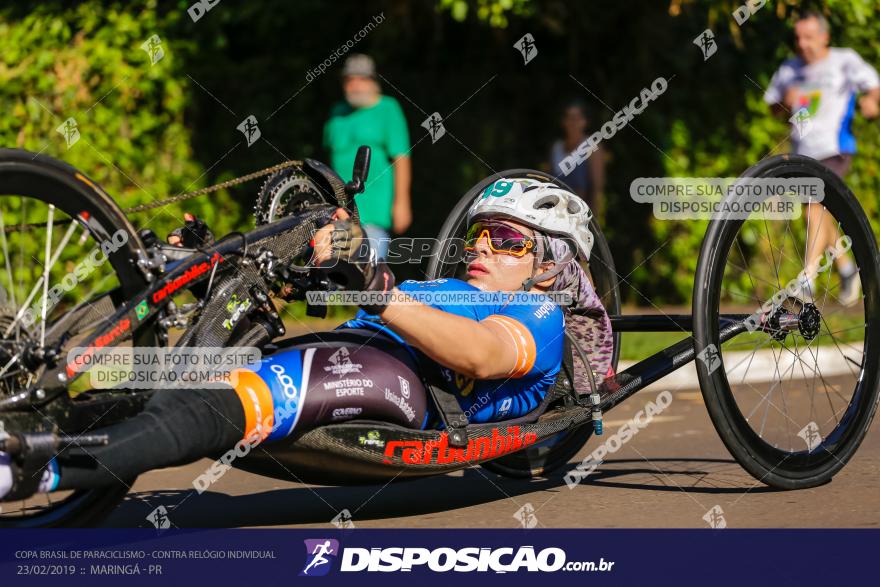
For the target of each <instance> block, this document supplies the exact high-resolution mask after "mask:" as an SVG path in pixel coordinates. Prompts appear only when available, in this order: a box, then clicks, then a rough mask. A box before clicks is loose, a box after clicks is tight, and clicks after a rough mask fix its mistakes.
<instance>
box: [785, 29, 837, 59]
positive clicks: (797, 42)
mask: <svg viewBox="0 0 880 587" xmlns="http://www.w3.org/2000/svg"><path fill="white" fill-rule="evenodd" d="M829 40H830V39H829V35H828V31H824V30H822V25H821V24H820V23H819V21H818V20H816V19H815V18H807V19H804V20H799V21H798V22H797V23H795V25H794V46H795V49H796V50H797V53H798V55H800V56H801V59H803V60H804V61H806V62H807V63H813V62H815V61H819V60H820V59H822V58H823V57H825V54H826V53H827V52H828V43H829Z"/></svg>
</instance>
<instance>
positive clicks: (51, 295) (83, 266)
mask: <svg viewBox="0 0 880 587" xmlns="http://www.w3.org/2000/svg"><path fill="white" fill-rule="evenodd" d="M126 243H128V233H127V232H126V231H124V230H117V231H116V232H114V233H113V234H112V235H111V236H110V237H109V238H108V239H107V240H105V241H104V242H102V243H101V244H100V245H98V246H96V247H95V248H94V249H92V250H91V252H90V253H89V255H88V256H87V257H86V258H85V259H83V260H82V261H80V262H79V264H77V266H76V267H74V268H73V271H71V272H69V273H68V274H67V275H65V276H64V277H63V278H62V279H61V282H60V283H57V284H55V285H53V286H52V287H51V288H49V291H48V293H47V294H46V300H45V303H46V316H48V315H49V312H51V311H52V309H53V308H54V307H55V306H56V305H57V304H58V302H59V301H61V298H62V297H63V296H64V294H65V293H68V292H70V291H72V290H73V288H75V287H76V286H77V285H79V283H80V282H81V281H84V280H85V279H87V278H88V277H89V275H91V274H92V272H94V271H95V269H97V268H98V267H100V266H101V265H103V264H104V263H106V262H107V260H108V259H109V257H110V255H112V254H113V253H115V252H116V251H118V250H119V249H121V248H122V247H124V246H125V245H126ZM4 297H5V292H3V294H0V298H4ZM3 301H5V299H0V302H3ZM20 312H21V322H22V324H24V325H25V326H26V327H27V328H30V327H31V326H33V325H34V324H35V323H36V321H37V320H38V319H39V318H40V317H41V316H43V300H42V299H38V300H37V301H35V302H34V303H33V305H32V306H31V307H30V308H27V309H23V310H21V311H20Z"/></svg>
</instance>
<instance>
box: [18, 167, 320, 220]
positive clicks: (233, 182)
mask: <svg viewBox="0 0 880 587" xmlns="http://www.w3.org/2000/svg"><path fill="white" fill-rule="evenodd" d="M302 164H303V162H302V161H298V160H291V161H285V162H283V163H279V164H277V165H273V166H271V167H267V168H265V169H261V170H260V171H254V172H253V173H248V174H247V175H242V176H239V177H234V178H232V179H228V180H226V181H222V182H220V183H217V184H214V185H210V186H207V187H203V188H199V189H197V190H193V191H191V192H185V193H182V194H178V195H176V196H172V197H170V198H165V199H164V200H159V201H158V202H150V203H148V204H139V205H137V206H132V207H130V208H126V209H125V210H123V211H122V212H123V213H124V214H126V215H127V214H135V213H137V212H146V211H147V210H154V209H156V208H162V207H164V206H169V205H171V204H176V203H178V202H183V201H185V200H190V199H192V198H197V197H198V196H204V195H205V194H210V193H213V192H216V191H219V190H222V189H226V188H230V187H234V186H237V185H241V184H243V183H247V182H249V181H252V180H255V179H258V178H260V177H264V176H266V175H271V174H273V173H275V172H276V171H281V170H282V169H287V168H288V167H300V168H301V167H302ZM72 221H73V219H72V218H67V219H65V220H59V221H58V222H55V224H57V225H59V226H61V225H65V224H70V223H71V222H72ZM44 226H45V224H37V223H33V224H14V225H12V226H7V227H5V231H6V232H21V231H27V230H34V229H36V228H43V227H44Z"/></svg>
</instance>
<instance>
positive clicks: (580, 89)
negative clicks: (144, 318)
mask: <svg viewBox="0 0 880 587" xmlns="http://www.w3.org/2000/svg"><path fill="white" fill-rule="evenodd" d="M190 4H191V3H190V2H189V1H188V0H179V1H177V0H175V1H167V2H160V1H158V0H133V1H130V2H99V1H97V0H88V1H85V2H62V1H59V0H46V1H43V2H41V3H39V4H36V3H34V4H32V3H27V4H26V3H21V5H20V6H18V5H13V6H11V7H10V6H6V7H4V8H0V144H2V145H3V146H7V147H19V148H24V149H29V150H32V151H42V152H44V153H47V154H49V155H52V156H55V157H58V158H61V159H64V160H65V161H68V162H69V163H71V164H72V165H74V166H76V167H78V168H80V169H82V170H83V171H84V172H85V173H86V174H87V175H89V176H91V177H92V178H94V179H96V180H97V181H98V182H100V183H101V184H103V185H104V187H105V188H106V189H107V190H108V191H109V192H110V193H112V194H114V195H115V196H116V198H117V199H118V201H119V202H120V204H121V205H122V206H123V207H128V206H132V205H135V204H140V203H143V202H147V201H152V200H154V199H157V198H161V197H165V196H167V195H173V194H176V193H179V192H181V191H185V190H188V189H194V188H195V187H200V186H203V185H208V184H210V183H214V182H216V181H220V180H223V179H227V178H229V177H233V176H235V175H239V174H243V173H247V172H250V171H253V170H255V169H258V168H262V167H265V166H268V165H271V164H274V163H277V162H279V161H281V160H283V159H284V158H301V157H305V156H316V157H318V158H320V157H323V155H324V154H323V153H321V149H320V139H321V129H322V125H323V122H324V120H325V117H326V115H327V113H328V111H329V109H330V106H331V105H332V103H333V102H334V101H335V100H337V99H339V97H340V89H339V70H340V65H341V64H340V63H339V62H337V63H335V64H334V65H333V66H332V67H331V68H330V70H329V71H328V72H327V73H325V74H323V75H319V76H318V77H317V78H316V79H314V81H312V82H311V83H307V80H306V74H307V72H308V71H309V70H310V69H312V68H314V67H316V66H317V65H318V64H319V63H320V62H321V61H323V60H324V59H325V58H327V57H329V56H330V54H331V53H332V52H333V51H334V50H335V49H336V48H337V47H340V46H341V45H344V44H345V43H346V41H348V40H349V39H351V38H352V37H353V36H354V34H355V33H356V32H357V31H359V30H361V29H362V28H363V27H364V26H366V25H367V24H368V23H370V22H371V21H372V20H373V16H374V15H379V14H384V17H385V20H384V23H382V24H381V25H379V26H378V27H376V28H375V29H374V30H373V31H372V32H370V33H369V35H368V36H367V37H366V38H365V39H364V40H362V41H360V42H359V43H358V44H357V45H356V49H355V50H357V51H365V52H369V53H370V54H372V55H373V56H374V57H375V58H376V60H377V62H378V64H379V68H380V73H381V74H382V76H383V78H384V81H383V86H384V91H385V92H386V93H387V94H389V95H391V96H394V97H396V98H397V99H398V100H399V101H400V103H401V105H402V106H403V109H404V112H405V113H406V115H407V118H408V120H409V125H410V132H411V135H412V138H413V143H414V144H415V146H414V148H413V150H412V154H411V155H412V159H413V165H414V186H413V198H414V207H415V223H414V225H413V227H412V229H411V230H410V234H411V235H412V236H429V235H432V234H434V233H436V231H437V229H438V228H439V226H440V224H441V223H442V220H443V218H444V217H445V215H446V213H447V212H448V211H449V210H450V209H451V207H452V206H453V204H454V203H455V202H456V201H457V199H458V198H459V196H460V195H461V194H462V193H464V192H465V191H466V190H467V188H468V187H470V186H471V185H472V184H474V183H475V182H477V181H478V180H479V179H481V178H482V177H484V176H486V175H488V174H490V173H492V172H494V171H496V170H502V169H506V168H511V167H535V166H540V165H541V164H542V163H543V162H544V160H545V159H546V153H547V150H548V145H549V144H550V143H551V142H552V141H553V139H554V137H555V135H556V133H557V119H558V114H559V106H560V105H561V104H562V103H564V102H565V101H567V100H568V99H570V98H573V97H577V98H582V99H584V100H585V101H586V102H587V104H588V105H589V106H590V108H591V110H592V112H593V118H594V121H595V122H596V125H597V126H598V125H600V124H601V123H602V122H604V121H605V120H608V119H609V118H610V117H611V115H612V112H613V111H616V110H617V109H619V108H620V107H621V106H622V105H623V104H625V103H627V102H629V100H630V99H631V98H632V97H633V96H635V95H637V94H638V92H639V90H640V89H641V88H643V87H645V86H647V85H649V84H650V82H651V81H652V80H653V79H655V78H656V77H657V76H660V75H662V76H664V77H666V78H667V79H669V80H670V83H669V89H668V90H667V92H666V93H665V94H663V95H662V96H661V97H660V98H659V99H658V100H657V101H656V102H654V103H653V104H652V105H651V106H650V107H649V108H648V109H647V110H646V111H645V112H644V113H642V114H641V115H639V117H638V118H637V119H636V120H634V121H633V124H632V126H633V127H634V129H625V130H623V131H621V132H620V133H618V134H617V136H615V137H614V138H613V139H612V140H609V141H606V143H605V145H606V147H607V149H608V151H609V156H610V158H609V167H608V190H607V192H608V193H607V198H608V205H607V206H606V209H607V218H606V219H605V224H604V230H605V232H606V234H607V236H608V238H609V240H610V242H611V246H612V249H613V251H614V254H615V258H616V260H617V264H618V270H619V272H620V273H621V274H622V275H627V274H629V273H630V272H632V273H631V275H629V276H628V277H627V281H628V282H630V283H631V285H632V287H628V286H626V285H624V287H623V288H622V293H623V295H624V296H625V299H626V300H627V301H629V302H631V303H638V304H645V303H647V302H646V298H647V299H650V300H651V302H652V303H653V304H657V305H659V304H662V303H687V302H688V301H689V297H690V293H691V288H692V276H693V271H694V267H695V264H696V256H697V252H698V249H699V246H700V244H701V241H702V235H703V230H704V228H705V225H704V223H699V222H687V223H684V222H681V223H672V222H658V221H655V220H653V218H652V216H651V210H650V208H649V207H648V206H644V205H637V204H635V203H633V202H632V201H631V200H630V198H629V196H628V186H629V184H630V182H631V181H632V179H634V178H636V177H641V176H657V175H664V174H676V175H677V174H680V175H692V176H705V175H722V176H723V175H737V174H739V173H740V172H741V171H743V170H744V169H745V168H747V167H748V166H749V165H751V164H753V163H754V162H756V161H758V160H759V159H761V158H763V157H766V156H769V155H771V154H776V153H780V152H785V150H786V149H787V143H786V142H785V141H784V139H785V137H786V135H787V129H786V125H785V124H784V123H783V122H782V121H779V120H775V119H773V118H772V117H771V116H770V114H769V112H768V110H767V108H766V106H765V105H764V104H763V102H762V99H761V96H762V93H763V88H764V87H766V85H767V83H768V82H769V79H770V76H771V75H772V73H773V71H774V70H775V69H776V67H777V66H778V65H779V63H780V62H781V60H782V59H784V58H785V57H787V56H788V55H789V54H790V53H791V49H790V45H791V42H790V41H791V32H790V31H791V16H792V14H793V13H794V12H796V11H797V10H801V9H803V8H804V7H806V4H807V3H801V2H794V1H789V0H775V1H769V2H767V4H766V5H765V6H764V7H762V8H760V9H759V10H758V11H757V13H756V14H754V15H753V16H752V17H751V18H750V19H749V20H748V21H747V22H746V23H745V24H744V25H743V26H742V27H740V26H738V25H737V24H736V22H735V21H734V19H733V18H732V16H731V13H732V12H733V11H734V9H736V8H737V7H738V6H739V5H740V2H736V1H728V0H693V1H686V0H656V1H635V0H627V1H623V2H614V3H606V2H602V3H596V2H574V1H562V0H503V1H491V0H477V1H472V2H466V1H465V0H422V1H413V2H405V1H402V0H367V1H362V2H354V1H352V2H323V1H319V0H297V1H296V2H268V1H265V2H259V1H249V2H242V1H236V0H221V1H220V2H219V3H218V4H216V5H215V6H214V7H213V8H212V9H211V10H210V11H209V12H207V13H206V14H205V15H204V16H203V17H202V18H201V19H199V20H198V22H193V21H192V19H191V18H190V17H189V15H188V14H187V11H186V9H187V8H188V7H189V5H190ZM878 5H880V2H878V1H876V0H824V1H822V2H815V3H810V4H809V6H810V7H813V8H818V9H820V10H822V11H823V12H825V13H826V14H827V15H828V17H829V19H830V21H831V23H832V26H833V34H832V38H833V43H834V44H835V45H840V46H849V47H852V48H854V49H856V50H857V51H858V52H859V53H860V54H861V55H862V56H863V57H864V58H865V59H867V60H868V61H869V62H870V63H873V64H874V65H880V39H878V35H877V31H878V25H877V24H876V22H877V20H876V16H877V8H878ZM706 28H711V29H712V30H713V32H714V34H715V38H716V41H717V43H718V51H717V53H716V54H715V55H714V56H713V57H712V58H711V59H710V60H708V61H706V62H704V61H703V58H702V55H701V53H700V51H699V49H698V48H697V47H696V46H694V45H693V43H692V42H693V40H694V39H695V38H696V37H697V36H698V35H699V34H700V33H701V32H702V31H703V30H704V29H706ZM527 32H528V33H531V34H532V35H533V36H534V37H535V40H536V44H537V48H538V55H537V57H536V58H535V59H534V60H533V61H532V62H530V63H529V64H528V65H526V66H524V65H523V60H522V57H521V56H520V55H519V53H518V52H517V51H516V50H514V48H513V45H514V43H515V42H516V41H517V40H518V39H519V38H520V37H521V36H522V35H523V34H525V33H527ZM153 34H158V35H159V37H160V38H161V39H162V43H163V49H164V51H165V57H164V59H162V60H161V61H160V62H159V63H157V64H155V65H154V66H151V65H150V62H149V58H148V55H147V53H146V52H145V51H143V50H142V49H141V48H140V45H141V43H143V42H144V41H145V40H146V39H147V38H148V37H150V36H151V35H153ZM493 76H495V77H493ZM490 80H491V81H490ZM487 82H488V83H487ZM484 84H485V87H482V86H484ZM481 87H482V89H480V88H481ZM585 88H586V89H585ZM478 90H479V91H478ZM475 92H476V94H475ZM604 104H607V105H608V106H609V107H610V110H609V109H608V108H606V107H605V105H604ZM434 111H437V112H440V113H441V115H444V116H446V117H447V120H446V127H447V129H448V131H449V135H448V136H447V137H446V138H444V139H441V140H440V141H438V142H437V143H436V144H431V142H430V140H425V135H426V131H425V130H424V129H422V128H421V127H420V126H419V124H420V123H421V121H422V120H424V119H425V118H426V117H427V115H428V114H430V113H432V112H434ZM249 114H253V115H255V116H256V117H257V119H258V120H259V121H260V129H261V131H262V134H263V138H264V139H265V140H261V141H259V142H257V143H256V144H254V145H253V146H252V147H250V148H248V147H247V146H246V145H245V144H244V142H243V138H242V135H241V134H240V133H239V131H238V130H236V125H237V124H238V123H240V122H241V121H242V120H243V119H244V118H245V116H247V115H249ZM70 116H73V117H75V118H76V120H77V122H78V125H79V129H80V132H81V134H82V138H83V140H81V141H80V142H78V143H77V144H75V145H73V147H72V148H70V149H67V148H66V145H65V143H64V141H63V138H62V137H61V135H59V134H58V133H56V131H55V128H56V127H57V126H58V125H59V124H60V123H61V122H62V121H64V120H65V119H66V118H68V117H70ZM636 129H637V131H638V132H636ZM856 133H857V136H858V138H859V139H860V148H861V155H860V156H859V157H858V158H857V159H856V162H855V165H854V169H853V172H852V175H851V176H850V177H849V181H850V184H851V186H852V187H853V189H854V191H855V192H856V194H857V195H859V197H860V199H861V201H862V202H863V204H864V206H865V208H866V209H867V211H868V213H869V216H870V217H871V219H872V221H873V222H874V223H875V227H880V224H878V223H877V222H878V204H877V200H876V197H875V193H876V192H877V187H878V184H880V179H878V163H877V162H878V157H877V155H878V149H880V134H878V129H877V126H876V124H873V123H869V122H866V121H864V120H863V119H861V118H857V119H856ZM339 171H340V172H341V173H342V175H343V176H344V177H347V175H348V174H349V173H350V170H339ZM382 171H383V170H382V169H381V168H380V167H378V166H377V167H375V168H374V169H373V173H381V172H382ZM258 187H259V184H256V183H254V184H248V185H247V186H245V187H244V188H237V189H235V190H233V191H231V192H228V193H227V192H221V193H219V194H214V195H211V196H208V197H204V198H199V199H197V200H195V201H193V202H191V203H189V204H187V207H188V209H190V210H192V211H194V212H195V213H196V214H198V215H201V216H203V217H205V218H206V219H207V220H208V222H209V223H211V224H212V225H213V226H214V228H215V229H216V232H217V233H219V234H223V233H225V232H226V231H228V230H232V229H246V228H248V227H249V226H251V225H252V219H251V215H250V211H251V207H252V205H253V200H254V196H255V193H256V190H257V188H258ZM180 214H181V210H180V209H179V208H173V207H172V208H170V209H166V210H164V211H162V212H151V213H143V214H140V215H138V216H136V217H135V218H134V220H135V223H136V224H138V225H141V226H150V227H151V228H153V229H154V230H156V232H157V233H159V234H160V235H162V236H164V235H165V233H167V232H168V230H170V229H171V228H172V227H174V226H176V225H177V224H178V223H177V221H176V218H179V217H180ZM649 256H650V261H648V262H644V260H645V258H646V257H649ZM400 273H402V274H403V275H402V276H403V277H418V276H419V273H418V269H417V268H415V267H413V268H410V269H409V274H406V273H407V271H406V270H403V269H402V270H401V271H400Z"/></svg>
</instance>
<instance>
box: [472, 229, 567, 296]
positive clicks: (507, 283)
mask: <svg viewBox="0 0 880 587" xmlns="http://www.w3.org/2000/svg"><path fill="white" fill-rule="evenodd" d="M496 222H499V223H502V224H506V225H507V226H510V227H511V228H513V229H515V230H516V231H518V232H520V233H522V234H524V235H525V236H528V237H530V238H534V236H535V233H534V231H533V230H532V229H531V228H529V227H528V226H524V225H522V224H519V223H518V222H513V221H511V220H498V221H496ZM469 255H470V256H469V262H468V265H467V279H466V281H467V282H468V283H470V284H471V285H474V286H476V287H478V288H480V289H481V290H483V291H516V290H518V289H520V288H521V287H522V283H523V281H525V280H526V279H528V278H530V277H531V276H532V268H533V266H534V263H535V254H534V252H528V253H526V254H525V255H523V256H521V257H517V256H515V255H509V254H505V253H496V252H494V251H493V250H492V247H490V246H489V239H488V238H486V236H482V237H480V238H479V239H478V240H477V241H476V243H474V247H473V251H470V253H469ZM547 265H548V266H552V263H551V264H547ZM546 269H547V266H545V265H543V264H542V267H541V268H540V269H539V271H541V270H546Z"/></svg>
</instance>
